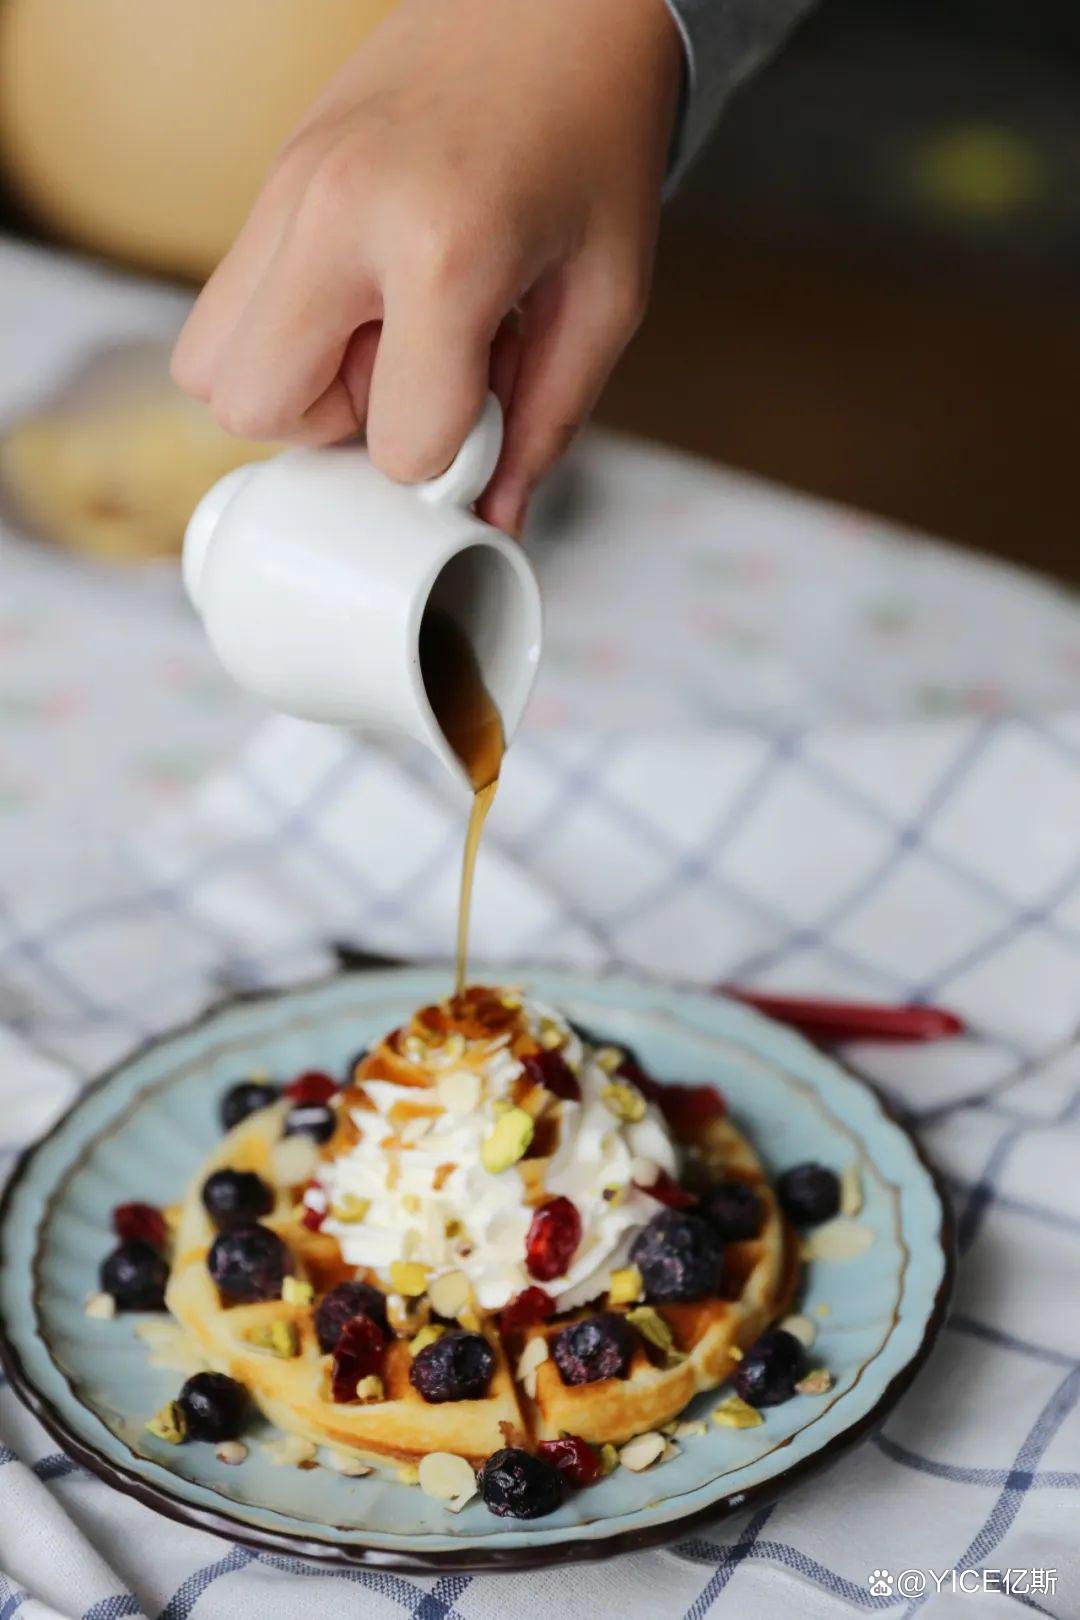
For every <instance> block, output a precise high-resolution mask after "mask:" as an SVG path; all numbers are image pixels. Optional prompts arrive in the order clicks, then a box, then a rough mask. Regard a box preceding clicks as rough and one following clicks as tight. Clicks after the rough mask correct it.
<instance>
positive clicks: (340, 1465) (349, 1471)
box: [322, 1446, 372, 1479]
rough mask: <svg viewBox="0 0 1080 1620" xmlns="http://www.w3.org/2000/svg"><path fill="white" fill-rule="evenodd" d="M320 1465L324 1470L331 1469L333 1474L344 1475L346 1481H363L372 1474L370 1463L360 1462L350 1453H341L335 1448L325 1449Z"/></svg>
mask: <svg viewBox="0 0 1080 1620" xmlns="http://www.w3.org/2000/svg"><path fill="white" fill-rule="evenodd" d="M322 1463H323V1466H324V1468H330V1469H332V1470H333V1472H334V1473H335V1474H344V1475H345V1477H346V1479H363V1478H364V1477H365V1475H367V1474H370V1473H371V1472H372V1467H371V1464H370V1463H366V1462H361V1461H360V1458H359V1457H357V1456H355V1455H354V1454H353V1453H352V1452H351V1451H343V1450H341V1449H339V1447H337V1446H327V1447H325V1449H324V1451H323V1455H322Z"/></svg>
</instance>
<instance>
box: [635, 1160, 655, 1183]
mask: <svg viewBox="0 0 1080 1620" xmlns="http://www.w3.org/2000/svg"><path fill="white" fill-rule="evenodd" d="M659 1174H660V1166H659V1165H658V1164H657V1163H656V1161H655V1159H635V1160H634V1162H633V1163H632V1164H631V1166H630V1180H631V1181H632V1182H633V1183H634V1185H635V1186H636V1187H651V1186H652V1184H653V1182H654V1181H655V1180H656V1179H657V1177H658V1176H659Z"/></svg>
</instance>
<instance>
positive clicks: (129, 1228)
mask: <svg viewBox="0 0 1080 1620" xmlns="http://www.w3.org/2000/svg"><path fill="white" fill-rule="evenodd" d="M112 1224H113V1231H114V1232H115V1233H116V1235H117V1237H118V1238H123V1240H124V1242H125V1243H127V1242H129V1241H130V1240H132V1239H134V1241H135V1242H136V1243H149V1245H150V1247H151V1248H152V1249H157V1250H158V1252H159V1253H160V1251H161V1250H162V1249H164V1248H165V1246H166V1245H167V1243H168V1240H169V1229H168V1227H167V1226H166V1225H165V1217H164V1215H163V1214H162V1213H161V1211H160V1209H155V1207H154V1205H153V1204H117V1206H116V1208H115V1209H114V1210H113V1213H112Z"/></svg>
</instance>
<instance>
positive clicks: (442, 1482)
mask: <svg viewBox="0 0 1080 1620" xmlns="http://www.w3.org/2000/svg"><path fill="white" fill-rule="evenodd" d="M420 1489H421V1490H422V1491H423V1493H424V1495H425V1496H433V1497H434V1498H435V1500H436V1502H445V1503H446V1504H447V1506H448V1507H449V1506H450V1505H451V1504H455V1505H454V1506H453V1508H452V1511H453V1512H455V1513H460V1511H461V1509H462V1508H463V1507H464V1506H465V1503H466V1502H468V1501H469V1500H470V1498H471V1497H473V1496H475V1495H476V1475H475V1473H474V1472H473V1469H472V1466H471V1464H470V1463H467V1462H466V1461H465V1458H464V1457H457V1456H455V1455H454V1453H453V1452H452V1451H429V1452H428V1454H427V1456H426V1457H421V1459H420Z"/></svg>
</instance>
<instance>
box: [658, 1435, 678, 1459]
mask: <svg viewBox="0 0 1080 1620" xmlns="http://www.w3.org/2000/svg"><path fill="white" fill-rule="evenodd" d="M681 1456H682V1447H681V1446H677V1445H676V1444H675V1442H674V1440H667V1441H665V1442H664V1449H663V1451H662V1452H661V1453H660V1456H659V1459H658V1460H659V1461H660V1462H662V1463H666V1462H671V1461H672V1459H673V1458H675V1457H681Z"/></svg>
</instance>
